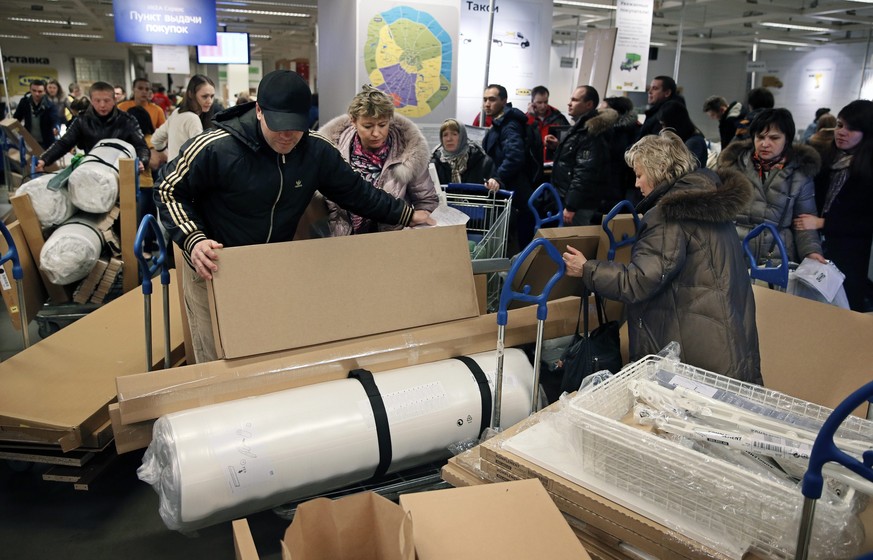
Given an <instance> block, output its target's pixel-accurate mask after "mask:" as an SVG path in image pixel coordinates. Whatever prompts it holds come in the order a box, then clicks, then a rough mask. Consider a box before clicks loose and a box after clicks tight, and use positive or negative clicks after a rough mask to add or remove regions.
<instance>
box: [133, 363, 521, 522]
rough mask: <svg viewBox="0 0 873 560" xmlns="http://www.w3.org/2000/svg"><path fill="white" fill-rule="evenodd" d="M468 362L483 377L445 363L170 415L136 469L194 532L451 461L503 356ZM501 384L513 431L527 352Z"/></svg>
mask: <svg viewBox="0 0 873 560" xmlns="http://www.w3.org/2000/svg"><path fill="white" fill-rule="evenodd" d="M470 358H471V359H470V360H468V361H472V362H474V363H475V364H478V366H479V368H481V370H480V371H479V372H476V373H474V370H476V368H475V367H473V368H471V367H470V366H468V365H467V363H465V362H462V361H461V360H445V361H441V362H436V363H432V364H422V365H417V366H411V367H407V368H401V369H397V370H393V371H390V372H384V373H379V374H377V375H375V376H372V377H371V378H370V379H371V382H372V383H373V384H372V385H368V383H367V382H366V375H365V376H362V380H358V379H355V378H349V379H344V380H340V381H331V382H327V383H319V384H316V385H309V386H306V387H299V388H296V389H289V390H287V391H280V392H276V393H271V394H268V395H263V396H259V397H252V398H248V399H241V400H237V401H230V402H226V403H221V404H215V405H210V406H205V407H201V408H195V409H191V410H186V411H182V412H176V413H173V414H168V415H165V416H162V417H160V418H159V419H158V420H157V422H156V423H155V426H154V431H153V439H152V442H151V444H150V445H149V448H148V450H147V451H146V454H145V456H144V457H143V464H142V466H140V468H139V470H138V471H137V474H138V476H139V478H140V479H141V480H143V481H144V482H147V483H149V484H151V485H152V486H153V487H154V489H155V491H156V492H157V493H158V495H159V496H160V506H159V512H160V515H161V518H162V519H163V520H164V523H165V524H166V525H167V527H169V528H171V529H176V530H183V531H187V530H194V529H197V528H200V527H205V526H207V525H211V524H213V523H218V522H221V521H225V520H229V519H234V518H237V517H242V516H245V515H248V514H250V513H253V512H256V511H260V510H263V509H267V508H270V507H275V506H277V505H279V504H282V503H285V502H288V501H290V500H294V499H298V498H303V497H306V496H309V495H312V494H314V493H320V492H325V491H328V490H332V489H336V488H340V487H342V486H345V485H348V484H352V483H356V482H361V481H364V480H367V479H369V478H370V477H372V476H374V474H377V473H380V472H393V471H397V470H401V469H404V468H409V467H411V466H415V465H417V464H422V463H424V462H427V461H431V460H436V459H438V458H439V457H448V455H449V453H448V451H447V447H448V446H449V445H451V444H453V443H457V442H459V441H466V440H469V439H475V438H478V437H479V435H480V433H481V431H482V429H483V428H484V427H487V426H488V424H489V422H490V417H491V408H492V405H491V403H492V393H493V382H494V377H495V369H496V366H497V359H496V353H495V352H486V353H482V354H476V355H474V356H471V357H470ZM477 379H478V380H477ZM503 380H504V381H503V396H502V401H501V402H502V409H501V419H502V422H503V425H504V426H510V425H512V424H515V423H517V422H519V421H521V420H523V419H524V418H526V417H527V416H528V413H529V407H530V395H531V386H532V384H533V367H532V366H531V364H530V362H529V361H528V359H527V357H526V356H525V354H524V352H522V351H521V350H516V349H509V350H507V351H506V354H505V358H504V376H503ZM379 402H381V403H382V408H381V412H380V407H379V405H378V403H379Z"/></svg>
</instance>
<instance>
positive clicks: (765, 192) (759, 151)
mask: <svg viewBox="0 0 873 560" xmlns="http://www.w3.org/2000/svg"><path fill="white" fill-rule="evenodd" d="M749 133H750V134H751V135H752V140H745V141H734V142H731V143H730V144H728V146H727V147H726V148H725V149H724V150H722V152H721V154H719V157H718V165H717V167H718V169H719V170H722V169H733V170H736V171H739V172H740V173H742V174H743V175H745V176H746V177H747V178H748V179H749V180H750V181H751V182H752V186H753V187H754V188H753V190H752V198H751V200H750V201H749V202H748V204H746V206H744V207H743V208H742V209H740V211H739V212H738V213H737V215H736V224H737V234H738V235H739V236H740V239H743V238H745V236H747V235H748V234H749V232H750V231H752V229H754V228H755V227H757V226H758V225H760V224H762V223H765V222H766V223H770V224H773V225H775V226H776V228H777V229H778V230H779V236H780V237H781V238H782V242H783V243H784V244H785V251H786V253H788V260H789V261H791V262H796V263H799V262H801V261H802V260H803V259H804V257H809V258H812V259H815V260H817V261H819V262H825V260H824V257H823V256H822V248H821V239H820V238H819V234H818V232H817V231H815V230H799V229H797V228H795V227H794V226H793V222H794V219H795V218H797V217H799V216H800V215H801V214H813V215H814V214H815V213H816V205H815V182H814V179H815V176H816V174H818V170H819V167H820V166H821V157H820V156H819V155H818V152H816V151H815V150H814V149H812V148H810V147H809V146H804V145H801V144H796V145H794V146H792V145H791V140H792V139H793V138H794V119H793V118H792V117H791V113H790V112H789V111H788V110H787V109H763V110H762V111H761V112H760V113H759V114H758V116H756V117H755V118H754V119H753V120H752V122H751V123H750V124H749ZM749 248H750V249H751V251H752V254H753V255H755V259H756V261H757V264H761V263H763V262H765V261H767V260H768V259H769V260H771V261H772V262H773V263H774V264H778V263H779V262H780V260H781V255H779V249H778V248H777V247H776V244H775V241H774V240H773V236H772V235H771V234H770V231H769V230H764V231H763V232H762V233H761V235H759V236H757V237H755V238H754V239H753V240H752V241H751V242H750V244H749Z"/></svg>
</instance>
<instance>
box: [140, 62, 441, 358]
mask: <svg viewBox="0 0 873 560" xmlns="http://www.w3.org/2000/svg"><path fill="white" fill-rule="evenodd" d="M310 104H311V92H310V90H309V86H308V85H307V84H306V82H305V81H303V78H301V77H300V76H299V75H298V74H297V73H296V72H291V71H288V70H276V71H274V72H270V73H269V74H267V75H266V76H264V78H263V79H262V80H261V83H260V85H259V86H258V96H257V101H253V102H250V103H246V104H243V105H237V106H235V107H232V108H230V109H228V110H226V111H223V112H221V113H219V114H218V115H216V116H215V119H214V120H213V123H214V124H215V128H214V129H211V130H208V131H205V132H203V133H202V134H200V135H198V136H195V137H194V138H192V139H190V140H188V141H187V142H186V143H185V144H183V145H182V148H181V150H180V151H179V156H178V157H177V158H176V159H174V160H173V161H171V162H170V163H169V164H167V168H166V171H165V174H164V177H163V178H162V179H161V180H160V181H159V182H158V184H157V185H156V186H155V189H154V196H155V202H156V204H157V207H158V215H159V217H160V220H161V223H162V224H163V226H164V227H165V228H166V230H167V232H168V233H169V235H170V237H171V238H172V239H173V241H175V242H176V243H177V244H178V245H179V246H180V247H181V248H182V250H183V252H184V255H185V260H186V261H187V262H188V264H189V265H190V266H183V267H182V269H184V270H183V285H184V291H185V303H186V309H187V311H188V320H189V324H190V327H191V335H192V338H193V346H194V353H195V356H196V358H197V362H204V361H209V360H214V359H216V354H215V345H214V340H213V338H212V326H211V322H210V318H209V305H208V299H207V295H206V283H205V281H206V280H211V279H212V275H213V274H214V273H215V272H216V271H217V270H218V263H217V261H218V255H219V254H218V253H217V252H216V251H215V249H220V248H222V247H235V246H241V245H255V244H262V243H278V242H282V241H291V240H292V239H293V238H294V233H295V232H296V230H297V223H298V221H299V220H300V218H301V216H302V215H303V212H304V211H305V210H306V207H307V206H308V205H309V201H310V200H311V199H312V197H313V195H314V194H315V191H316V190H319V191H321V192H322V193H323V194H324V195H325V196H326V197H328V198H330V199H331V200H334V201H336V202H337V203H338V204H340V205H341V206H342V207H343V208H347V209H348V210H351V211H352V212H354V213H355V214H358V215H361V216H365V217H367V218H370V219H372V220H374V221H378V222H384V223H391V224H402V225H418V224H423V223H433V221H432V220H431V218H430V213H429V212H425V211H422V210H414V209H413V208H412V207H410V206H409V205H408V204H407V203H406V202H404V201H402V200H398V199H396V198H394V197H393V196H391V195H389V194H387V193H385V192H384V191H381V190H379V189H376V188H373V186H372V185H371V184H370V183H368V182H367V181H365V180H364V179H363V178H361V176H360V175H358V174H357V173H355V171H353V170H352V168H351V167H350V166H349V164H348V163H346V162H345V160H343V158H342V155H341V154H340V153H339V151H338V150H337V149H336V147H335V146H334V145H333V144H331V143H330V142H329V141H328V140H326V139H325V138H323V137H322V136H320V135H318V134H317V133H312V132H309V130H308V125H309V107H310Z"/></svg>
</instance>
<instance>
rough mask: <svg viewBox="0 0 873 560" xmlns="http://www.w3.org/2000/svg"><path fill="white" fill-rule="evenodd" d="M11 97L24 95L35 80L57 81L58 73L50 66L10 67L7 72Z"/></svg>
mask: <svg viewBox="0 0 873 560" xmlns="http://www.w3.org/2000/svg"><path fill="white" fill-rule="evenodd" d="M7 77H8V79H9V95H24V94H25V93H27V92H29V91H30V82H32V81H33V80H45V81H49V80H57V79H58V71H57V70H56V69H55V68H52V67H50V66H10V67H9V70H7Z"/></svg>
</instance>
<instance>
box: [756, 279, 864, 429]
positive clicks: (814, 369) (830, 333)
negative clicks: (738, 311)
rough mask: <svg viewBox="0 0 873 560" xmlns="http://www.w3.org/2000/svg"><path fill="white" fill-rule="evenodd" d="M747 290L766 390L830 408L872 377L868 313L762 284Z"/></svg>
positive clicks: (859, 411)
mask: <svg viewBox="0 0 873 560" xmlns="http://www.w3.org/2000/svg"><path fill="white" fill-rule="evenodd" d="M753 291H754V294H755V307H756V322H757V325H758V342H759V344H760V347H761V373H762V375H763V376H764V385H765V386H766V387H767V388H768V389H775V390H777V391H781V392H783V393H786V394H788V395H791V396H792V397H797V398H799V399H803V400H806V401H810V402H814V403H816V404H820V405H823V406H826V407H828V408H834V407H836V406H837V405H838V404H840V403H841V402H842V401H843V399H845V398H846V397H847V396H849V395H850V394H851V393H852V392H853V391H855V390H856V389H859V388H860V387H861V386H863V385H865V384H866V383H867V382H869V381H870V379H871V377H873V314H869V313H857V312H855V311H847V310H845V309H840V308H838V307H834V306H833V305H828V304H825V303H820V302H817V301H812V300H809V299H804V298H801V297H797V296H793V295H790V294H786V293H783V292H777V291H775V290H770V289H767V288H766V287H763V286H754V287H753ZM867 409H868V404H864V405H863V406H862V407H860V408H859V410H857V411H856V414H858V415H860V416H865V415H866V414H867Z"/></svg>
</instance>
